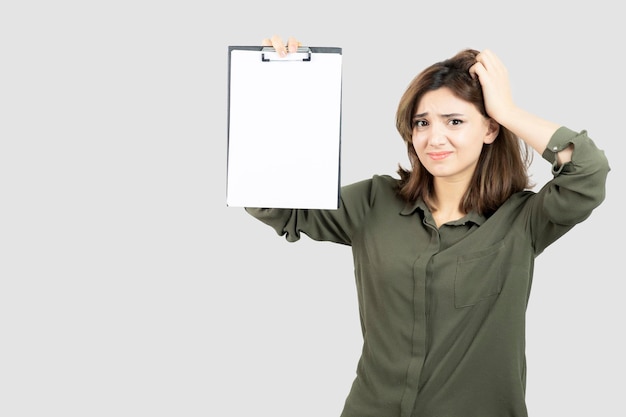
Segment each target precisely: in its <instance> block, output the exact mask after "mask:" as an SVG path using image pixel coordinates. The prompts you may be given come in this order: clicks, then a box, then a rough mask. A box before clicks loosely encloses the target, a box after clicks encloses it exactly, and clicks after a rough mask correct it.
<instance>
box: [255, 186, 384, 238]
mask: <svg viewBox="0 0 626 417" xmlns="http://www.w3.org/2000/svg"><path fill="white" fill-rule="evenodd" d="M371 190H372V179H368V180H363V181H359V182H356V183H354V184H351V185H347V186H344V187H342V188H341V191H340V198H339V208H338V209H336V210H319V209H284V208H252V207H246V208H245V210H246V211H247V212H248V213H249V214H251V215H252V216H254V217H255V218H257V219H258V220H260V221H262V222H263V223H265V224H267V225H268V226H270V227H272V228H273V229H274V230H275V231H276V233H278V235H279V236H285V238H286V239H287V241H289V242H295V241H297V240H299V239H300V234H301V233H304V234H306V235H307V236H309V237H310V238H311V239H313V240H319V241H329V242H335V243H341V244H344V245H351V244H352V237H353V236H354V233H355V232H356V231H357V230H358V229H359V227H360V225H361V224H362V223H363V220H364V218H365V216H366V214H367V212H368V210H369V208H370V206H371Z"/></svg>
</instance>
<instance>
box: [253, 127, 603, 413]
mask: <svg viewBox="0 0 626 417" xmlns="http://www.w3.org/2000/svg"><path fill="white" fill-rule="evenodd" d="M570 143H571V144H573V145H574V152H573V155H572V161H571V162H569V163H567V164H564V165H562V166H558V165H557V164H556V156H555V152H558V151H560V150H562V149H564V148H565V147H567V146H568V145H569V144H570ZM542 156H543V158H544V159H546V160H547V161H549V162H550V163H552V170H553V175H554V178H553V179H552V180H551V181H549V182H548V183H547V184H546V185H545V186H543V187H542V188H541V190H539V191H537V192H534V191H524V192H519V193H517V194H514V195H513V196H511V197H510V198H509V199H508V200H507V201H506V202H505V203H504V204H503V205H502V206H501V207H500V208H499V209H498V210H497V211H496V212H495V213H494V214H493V215H492V216H490V217H489V218H485V217H483V216H481V215H479V214H476V213H469V214H468V215H466V216H465V217H463V218H462V219H460V220H456V221H452V222H449V223H446V224H444V225H442V226H441V227H439V228H437V227H436V225H435V222H434V221H433V217H432V214H431V212H430V211H429V209H428V207H426V205H425V204H424V203H423V201H421V200H419V201H416V202H414V203H409V204H407V203H405V202H404V201H402V200H401V199H399V198H398V197H397V195H396V188H397V182H398V180H397V179H395V178H393V177H391V176H386V175H385V176H378V175H377V176H374V177H373V178H371V179H368V180H364V181H360V182H357V183H354V184H351V185H348V186H345V187H342V189H341V197H340V205H339V208H338V209H337V210H302V209H297V210H296V209H294V210H291V209H258V208H246V210H247V211H248V212H249V213H250V214H252V215H253V216H255V217H256V218H258V219H259V220H261V221H263V222H264V223H266V224H268V225H270V226H272V227H273V228H274V229H275V230H276V232H277V233H278V234H279V235H281V236H285V237H286V239H287V240H288V241H296V240H298V239H299V238H300V234H301V233H305V234H306V235H307V236H309V237H310V238H312V239H314V240H319V241H331V242H336V243H340V244H345V245H350V246H351V247H352V253H353V257H354V269H355V277H356V286H357V294H358V302H359V313H360V320H361V326H362V332H363V350H362V354H361V358H360V360H359V363H358V366H357V372H356V378H355V380H354V382H353V385H352V389H351V390H350V393H349V395H348V397H347V399H346V402H345V407H344V410H343V413H342V414H341V416H342V417H396V416H398V417H411V416H414V417H525V416H527V409H526V403H525V389H526V359H525V312H526V306H527V302H528V297H529V293H530V288H531V282H532V277H533V267H534V260H535V257H536V256H538V255H539V254H540V253H541V252H542V251H543V250H544V249H545V248H546V247H548V246H549V245H550V244H551V243H553V242H554V241H555V240H557V239H558V238H559V237H561V236H562V235H563V234H564V233H566V232H567V231H569V230H571V229H572V227H574V225H576V224H577V223H580V222H582V221H583V220H585V219H586V218H588V217H589V215H590V214H591V212H592V210H593V209H595V208H596V207H597V206H598V205H599V204H600V203H601V202H602V201H603V200H604V197H605V182H606V177H607V174H608V172H609V166H608V162H607V159H606V158H605V155H604V152H603V151H601V150H599V149H598V148H597V147H596V146H595V144H594V143H593V142H592V141H591V140H590V139H589V137H588V136H587V133H586V131H581V132H580V133H577V132H574V131H571V130H569V129H567V128H565V127H561V128H560V129H559V130H558V131H557V132H556V133H555V134H554V135H553V137H552V138H551V140H550V143H549V145H548V148H547V149H546V151H545V152H544V153H543V155H542Z"/></svg>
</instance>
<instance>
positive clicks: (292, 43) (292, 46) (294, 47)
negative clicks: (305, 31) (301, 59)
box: [287, 36, 302, 52]
mask: <svg viewBox="0 0 626 417" xmlns="http://www.w3.org/2000/svg"><path fill="white" fill-rule="evenodd" d="M299 46H302V44H301V43H300V42H299V41H298V40H297V39H296V38H294V37H293V36H290V37H289V40H288V41H287V50H288V51H289V52H298V47H299Z"/></svg>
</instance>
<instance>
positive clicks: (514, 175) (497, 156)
mask: <svg viewBox="0 0 626 417" xmlns="http://www.w3.org/2000/svg"><path fill="white" fill-rule="evenodd" d="M476 55H478V51H476V50H473V49H465V50H462V51H460V52H459V53H457V54H456V55H455V56H453V57H452V58H450V59H447V60H445V61H441V62H438V63H436V64H433V65H431V66H430V67H428V68H426V69H424V70H423V71H422V72H421V73H419V74H418V75H417V76H416V77H415V78H414V79H413V80H412V81H411V83H410V84H409V86H408V88H407V89H406V91H405V93H404V94H403V95H402V97H401V99H400V103H399V105H398V110H397V112H396V128H397V129H398V132H399V133H400V136H402V139H404V142H405V143H406V146H407V151H408V156H409V161H410V163H411V168H412V169H411V170H408V169H404V168H403V167H402V166H400V165H399V166H398V171H397V172H398V174H399V175H400V184H399V189H398V194H399V196H400V197H401V198H402V199H403V200H405V201H408V202H414V201H415V200H416V199H417V198H419V197H422V199H423V200H424V202H425V203H426V204H427V205H428V206H429V207H431V208H432V209H436V207H435V206H434V197H435V196H434V185H433V176H432V174H430V172H428V171H427V170H426V169H425V168H424V166H423V165H422V164H421V162H420V161H419V158H418V157H417V153H416V152H415V149H414V148H413V142H412V136H413V115H414V114H415V111H416V109H417V106H418V104H419V102H420V100H421V99H422V97H423V96H424V94H425V93H427V92H429V91H433V90H437V89H439V88H441V87H447V88H449V89H450V90H451V91H452V92H453V93H454V94H455V95H456V96H457V97H459V98H460V99H462V100H465V101H467V102H469V103H472V104H474V105H475V106H476V108H477V109H478V111H479V112H480V113H481V114H482V115H483V116H485V117H487V118H488V117H489V115H488V114H487V111H486V110H485V103H484V99H483V92H482V87H481V85H480V82H479V81H478V79H476V80H474V79H472V77H471V75H470V73H469V68H470V67H471V66H472V65H473V64H474V63H475V62H476ZM531 160H532V152H530V148H529V147H528V145H527V144H526V143H525V142H523V141H521V140H520V139H519V138H518V137H517V136H515V135H514V134H513V133H512V132H511V131H509V130H508V129H506V128H505V127H504V126H500V131H499V133H498V136H497V137H496V139H495V141H494V142H493V143H491V144H488V145H483V149H482V151H481V154H480V157H479V160H478V164H477V166H476V170H475V171H474V175H473V177H472V179H471V181H470V184H469V186H468V188H467V191H466V192H465V195H464V197H463V199H462V200H461V204H460V207H459V209H460V210H461V211H462V212H464V213H468V212H470V211H476V212H478V213H480V214H483V215H485V216H489V215H491V214H493V213H494V212H495V211H496V210H497V209H498V207H500V206H501V205H502V204H503V203H504V202H505V201H506V200H507V199H508V198H509V197H510V196H511V195H512V194H514V193H516V192H519V191H522V190H524V189H526V188H530V187H532V186H533V184H531V182H530V178H529V176H528V166H529V165H530V162H531Z"/></svg>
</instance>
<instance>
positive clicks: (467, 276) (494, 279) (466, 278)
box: [454, 241, 504, 308]
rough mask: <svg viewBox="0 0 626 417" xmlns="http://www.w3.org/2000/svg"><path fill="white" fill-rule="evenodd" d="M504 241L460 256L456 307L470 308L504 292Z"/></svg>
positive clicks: (457, 269) (456, 281) (455, 293)
mask: <svg viewBox="0 0 626 417" xmlns="http://www.w3.org/2000/svg"><path fill="white" fill-rule="evenodd" d="M503 249H504V241H500V242H498V243H496V244H495V245H492V246H490V247H488V248H485V249H482V250H480V251H477V252H472V253H468V254H465V255H463V256H459V257H458V258H457V265H456V274H455V277H454V306H455V307H456V308H463V307H470V306H473V305H474V304H477V303H479V302H481V301H483V300H486V299H489V298H491V297H495V296H497V295H498V294H500V291H502V273H501V271H502V268H501V265H502V257H501V256H500V254H501V253H502V252H503Z"/></svg>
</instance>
